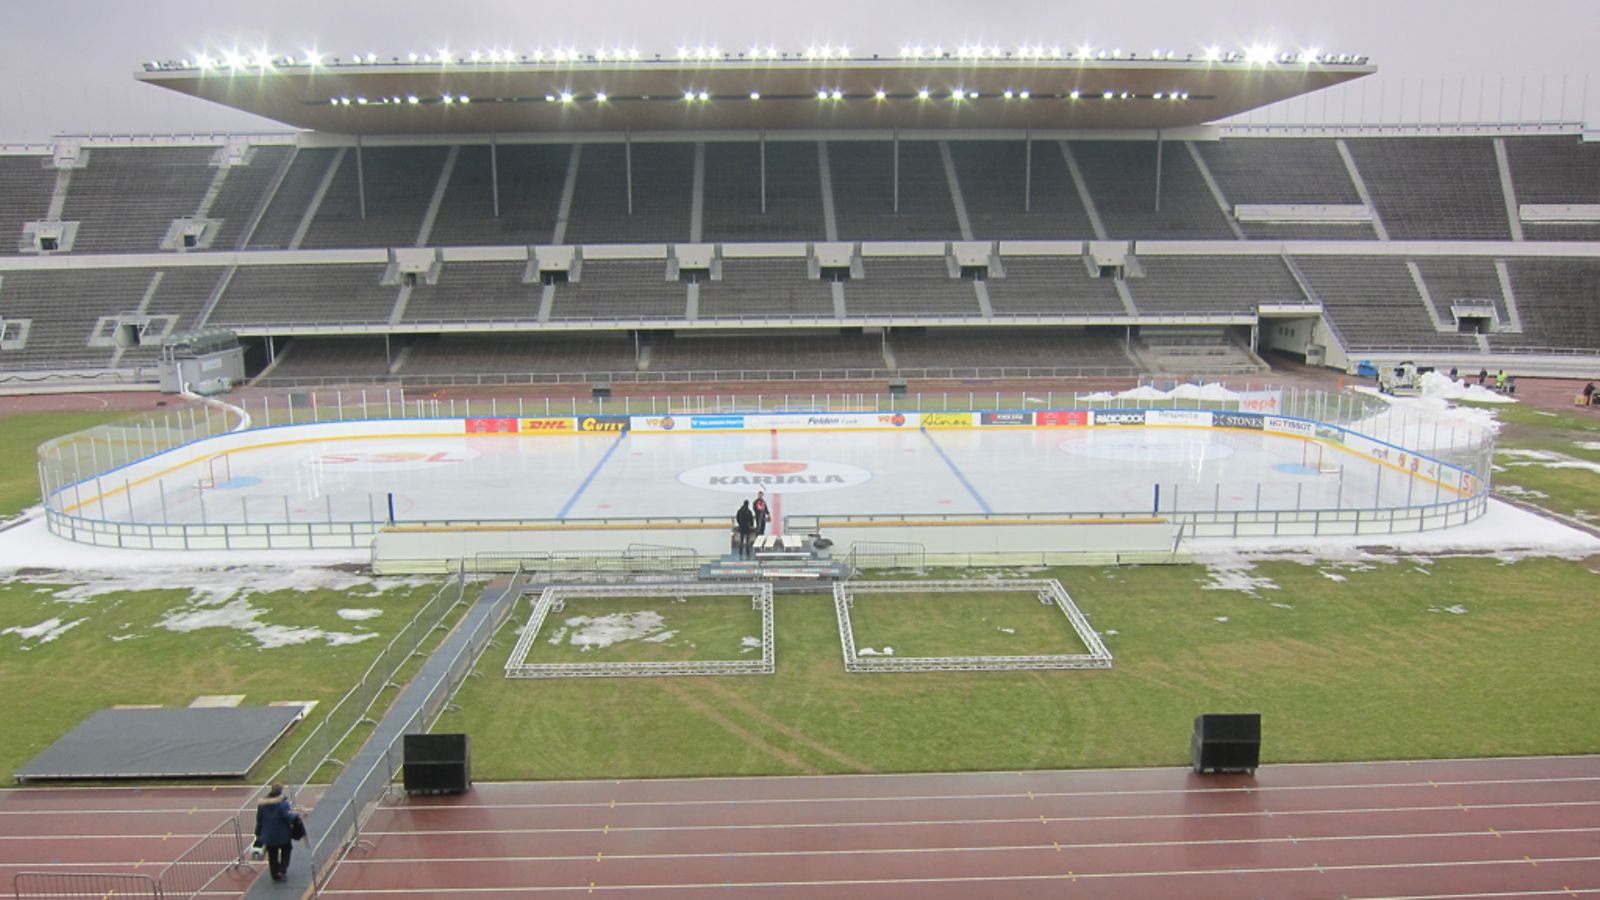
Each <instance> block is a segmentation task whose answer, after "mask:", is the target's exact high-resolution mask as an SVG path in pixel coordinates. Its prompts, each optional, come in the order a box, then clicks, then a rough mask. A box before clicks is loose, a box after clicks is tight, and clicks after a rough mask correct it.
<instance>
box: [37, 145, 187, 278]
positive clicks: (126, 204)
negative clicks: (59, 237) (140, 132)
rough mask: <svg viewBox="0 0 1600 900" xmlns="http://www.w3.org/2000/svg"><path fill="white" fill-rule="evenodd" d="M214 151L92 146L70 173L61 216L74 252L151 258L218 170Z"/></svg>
mask: <svg viewBox="0 0 1600 900" xmlns="http://www.w3.org/2000/svg"><path fill="white" fill-rule="evenodd" d="M215 152H216V148H214V147H141V148H137V149H135V148H111V147H96V148H94V149H91V150H89V151H88V165H86V166H84V167H83V168H81V169H75V170H73V172H72V182H71V185H70V186H69V187H68V189H67V201H66V204H65V206H64V207H63V209H62V213H61V216H62V218H63V219H65V220H67V221H73V222H77V223H78V236H77V240H76V242H75V243H74V244H73V248H72V249H73V252H75V253H155V252H157V251H159V250H160V249H161V239H162V238H164V237H166V234H167V229H168V228H169V227H170V226H171V225H172V220H173V219H176V218H178V217H180V216H192V215H194V214H195V212H196V211H198V210H199V208H200V201H201V199H203V198H204V197H205V195H206V190H207V189H208V188H210V186H211V181H212V179H213V178H214V177H215V176H216V174H217V170H216V168H215V167H214V166H212V165H211V157H212V155H213V154H214V153H215Z"/></svg>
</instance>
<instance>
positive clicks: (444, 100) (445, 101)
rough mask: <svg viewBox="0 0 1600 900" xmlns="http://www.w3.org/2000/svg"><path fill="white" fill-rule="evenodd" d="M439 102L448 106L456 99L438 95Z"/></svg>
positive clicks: (446, 95) (447, 95)
mask: <svg viewBox="0 0 1600 900" xmlns="http://www.w3.org/2000/svg"><path fill="white" fill-rule="evenodd" d="M439 102H441V103H443V104H444V105H445V106H449V105H451V104H452V103H455V102H456V98H454V97H452V96H450V95H449V94H440V95H439Z"/></svg>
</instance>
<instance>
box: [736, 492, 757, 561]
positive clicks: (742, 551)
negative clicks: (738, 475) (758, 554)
mask: <svg viewBox="0 0 1600 900" xmlns="http://www.w3.org/2000/svg"><path fill="white" fill-rule="evenodd" d="M733 521H734V524H736V525H738V526H739V558H740V559H749V558H750V543H751V540H752V539H753V538H754V536H755V533H756V514H755V513H753V512H751V511H750V501H749V500H746V501H744V503H743V504H742V505H741V506H740V507H739V511H738V512H736V513H734V514H733Z"/></svg>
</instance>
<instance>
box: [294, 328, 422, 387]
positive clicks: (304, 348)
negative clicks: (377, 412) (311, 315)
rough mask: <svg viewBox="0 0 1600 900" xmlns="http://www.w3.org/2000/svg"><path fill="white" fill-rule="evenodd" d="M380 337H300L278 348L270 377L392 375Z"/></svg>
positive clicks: (367, 376) (395, 349)
mask: <svg viewBox="0 0 1600 900" xmlns="http://www.w3.org/2000/svg"><path fill="white" fill-rule="evenodd" d="M398 350H399V347H398V346H394V347H390V348H388V349H387V350H386V348H385V345H384V340H383V338H381V337H297V338H294V339H293V340H291V341H289V342H288V343H287V344H285V345H283V346H281V347H280V348H279V349H278V363H277V365H275V366H273V367H272V371H271V372H270V373H268V377H269V378H344V377H347V378H350V379H351V380H354V381H360V380H362V379H364V378H373V377H378V376H383V375H387V374H388V373H389V358H388V354H389V353H391V352H396V351H398Z"/></svg>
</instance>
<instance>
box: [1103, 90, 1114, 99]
mask: <svg viewBox="0 0 1600 900" xmlns="http://www.w3.org/2000/svg"><path fill="white" fill-rule="evenodd" d="M1112 96H1113V95H1112V92H1111V91H1106V92H1105V93H1104V94H1102V95H1101V97H1100V99H1102V100H1110V99H1111V97H1112Z"/></svg>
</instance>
